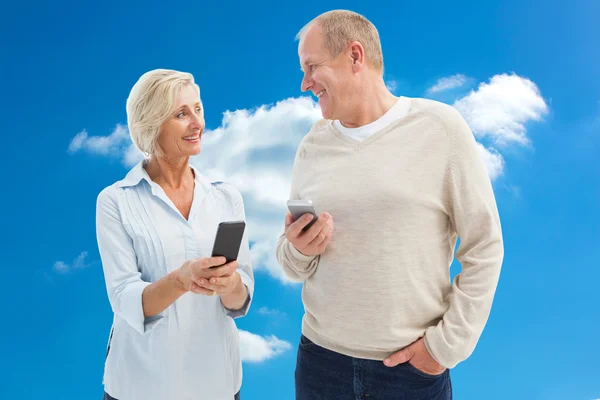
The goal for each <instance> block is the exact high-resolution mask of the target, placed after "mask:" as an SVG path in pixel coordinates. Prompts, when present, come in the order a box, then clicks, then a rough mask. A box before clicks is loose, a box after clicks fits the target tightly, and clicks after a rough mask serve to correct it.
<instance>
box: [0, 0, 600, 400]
mask: <svg viewBox="0 0 600 400" xmlns="http://www.w3.org/2000/svg"><path fill="white" fill-rule="evenodd" d="M89 3H90V4H81V2H80V3H75V4H74V3H72V2H69V3H66V2H62V1H58V2H52V3H50V2H30V3H27V7H25V6H19V5H17V3H16V2H12V3H11V4H9V5H6V6H4V7H3V12H2V16H0V22H1V23H0V41H1V43H2V47H1V48H2V50H1V52H0V54H1V55H0V57H1V60H2V61H1V62H0V82H1V87H2V94H3V95H2V96H1V97H0V110H2V115H3V118H2V120H3V123H4V128H3V140H4V152H3V154H4V156H3V157H2V159H1V161H0V163H2V169H3V171H4V174H3V188H4V190H3V193H4V195H3V196H2V197H1V200H0V201H1V202H2V204H1V205H2V208H1V209H2V210H3V213H2V214H3V215H2V222H3V223H2V226H4V227H5V228H4V229H3V231H4V235H3V236H4V237H5V239H4V240H3V241H2V254H3V257H2V261H1V263H2V271H3V272H4V273H6V274H7V275H8V279H7V280H5V281H4V282H5V285H4V288H3V290H2V291H1V294H0V299H1V300H2V304H4V323H3V324H2V328H3V329H0V339H2V340H0V354H2V357H1V358H2V360H3V363H2V364H3V366H2V369H3V372H2V376H3V379H2V382H3V384H2V389H3V390H2V392H3V393H4V395H3V396H5V397H6V398H19V399H37V398H48V399H93V398H99V397H100V395H101V392H102V386H101V379H102V370H103V361H104V352H105V348H106V341H107V339H108V334H109V330H110V324H111V320H112V314H111V310H110V306H109V304H108V300H107V297H106V292H105V286H104V281H103V275H102V268H101V264H100V262H99V255H98V252H97V247H96V238H95V220H94V219H95V200H96V196H97V195H98V193H99V192H100V190H102V188H104V187H105V186H107V185H109V184H111V183H112V182H114V181H116V180H118V179H121V178H122V177H123V176H124V174H125V173H126V172H127V170H128V168H129V165H130V164H131V162H132V160H134V159H135V154H134V153H130V152H129V144H130V143H129V142H128V137H127V134H126V130H125V128H124V125H125V123H126V114H125V100H126V98H127V95H128V93H129V90H130V88H131V86H132V85H133V83H134V82H135V81H136V80H137V78H138V77H139V76H140V75H141V74H142V73H144V72H146V71H148V70H150V69H155V68H172V69H178V70H182V71H188V72H191V73H193V74H194V76H195V77H196V80H197V82H198V83H199V85H200V88H201V94H202V99H203V101H204V107H205V110H206V120H207V127H208V129H210V132H208V133H207V135H206V137H205V138H204V139H203V140H204V141H205V145H204V147H203V152H202V154H201V155H200V156H199V157H198V159H196V160H194V161H193V162H194V163H195V165H197V166H198V167H200V168H202V170H203V171H206V173H207V174H208V175H209V176H212V177H215V178H226V179H228V180H230V181H232V182H233V183H234V184H236V185H237V186H238V187H239V188H240V190H241V191H242V193H243V195H244V199H245V202H246V207H247V214H248V219H249V229H250V233H251V239H252V246H253V249H252V251H253V255H254V259H255V261H256V262H255V265H254V267H255V273H256V295H255V299H254V303H253V307H252V309H251V312H250V315H249V316H247V317H246V318H243V319H240V320H238V327H239V329H240V330H242V331H243V332H242V335H244V337H243V342H244V346H245V347H244V350H243V351H244V357H245V358H246V360H247V361H245V362H244V383H243V387H242V398H243V399H248V400H251V399H261V400H263V399H277V400H280V399H293V372H294V366H295V356H296V346H297V343H298V339H299V334H300V322H301V318H302V312H303V309H302V303H301V300H300V286H298V285H293V284H290V283H288V282H286V281H285V279H284V278H283V277H282V274H281V271H280V270H279V269H278V267H277V265H276V263H275V261H274V256H273V254H272V253H273V246H274V240H275V239H276V237H277V235H279V233H280V231H281V229H282V225H283V223H282V218H283V214H284V212H285V208H284V207H285V199H286V196H287V190H288V186H287V185H288V177H289V171H290V168H291V162H292V160H293V154H294V152H295V146H296V145H297V144H298V142H299V140H300V139H301V137H302V136H303V135H304V134H305V133H306V132H307V130H308V128H309V127H310V124H311V123H312V122H313V121H314V120H315V119H316V118H318V115H319V112H318V109H317V108H316V105H315V103H314V100H313V99H311V98H310V97H308V96H305V95H304V94H303V93H301V92H300V80H301V73H300V70H299V64H298V59H297V43H295V42H294V40H293V38H294V36H295V34H296V32H297V31H298V30H299V29H300V28H301V27H302V26H303V25H304V23H306V22H308V21H309V20H310V19H311V18H313V17H314V16H316V15H318V14H319V13H321V12H323V11H326V10H329V9H334V8H346V9H351V10H354V11H357V12H360V13H363V14H364V15H365V16H367V17H368V18H369V19H371V21H372V22H374V23H375V24H376V26H377V27H378V29H379V32H380V36H381V38H382V44H383V51H384V61H385V68H386V74H385V78H386V82H388V85H389V86H390V87H391V88H393V89H394V92H395V93H396V94H397V95H405V96H410V97H428V98H433V99H436V100H440V101H444V102H447V103H449V104H454V105H456V106H457V107H458V108H460V110H461V112H463V113H464V115H465V116H466V117H467V119H468V122H469V123H470V125H471V127H472V129H473V130H474V133H475V135H476V137H477V139H478V141H479V142H480V143H481V144H482V148H481V149H482V155H483V156H485V157H486V158H485V160H486V165H487V166H488V170H489V172H490V176H492V178H493V182H494V189H495V193H496V197H497V201H498V206H499V210H500V215H501V219H502V224H503V232H504V237H505V246H506V256H505V262H504V266H503V271H502V275H501V279H500V285H499V287H498V291H497V295H496V299H495V303H494V306H493V309H492V314H491V317H490V320H489V323H488V325H487V327H486V329H485V331H484V334H483V336H482V338H481V340H480V342H479V345H478V347H477V348H476V350H475V352H474V353H473V355H472V356H471V357H470V358H469V359H468V360H467V361H466V362H464V363H462V364H460V365H459V366H457V367H456V368H455V369H454V370H453V371H452V378H453V386H454V391H455V397H456V398H458V399H465V400H471V399H528V400H529V399H540V400H542V399H543V400H552V399H574V400H592V399H597V398H600V364H598V362H597V361H598V359H599V357H600V343H599V342H600V340H599V339H600V311H599V310H600V299H599V296H598V292H599V291H598V289H597V285H598V282H599V281H600V269H599V268H598V266H599V262H598V259H600V246H599V245H600V228H599V226H600V211H599V209H600V208H599V207H598V204H599V203H600V163H599V162H598V155H599V154H600V79H598V71H600V52H598V51H597V47H596V46H597V38H599V37H600V24H598V22H597V20H598V15H600V3H599V2H597V1H593V0H587V1H574V2H572V3H570V4H569V5H566V4H565V3H564V2H558V1H541V0H532V1H527V2H523V3H526V4H521V2H520V1H516V0H508V1H506V0H505V1H502V2H489V1H486V2H475V1H473V2H464V1H454V2H452V3H451V4H448V3H447V2H442V1H435V0H434V1H433V2H426V3H423V4H417V2H398V1H394V2H387V3H384V2H381V3H380V2H358V1H347V2H334V1H332V2H326V1H320V2H310V1H303V2H300V3H294V4H290V5H284V3H283V2H281V1H278V2H260V3H247V2H239V3H235V2H232V3H227V4H226V3H223V2H216V3H214V4H211V5H206V4H204V2H186V3H173V4H171V5H169V6H166V5H165V3H164V2H152V1H145V2H124V1H120V2H102V4H97V5H92V4H91V2H89ZM594 38H596V39H594ZM119 124H120V125H119ZM232 149H234V150H235V151H237V153H234V150H232ZM452 270H453V272H454V273H456V272H458V270H459V266H457V265H453V267H452ZM267 388H268V389H267Z"/></svg>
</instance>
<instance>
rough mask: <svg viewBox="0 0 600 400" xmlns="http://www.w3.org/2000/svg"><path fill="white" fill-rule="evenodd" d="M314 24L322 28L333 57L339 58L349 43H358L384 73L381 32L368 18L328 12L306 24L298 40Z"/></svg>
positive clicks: (326, 45)
mask: <svg viewBox="0 0 600 400" xmlns="http://www.w3.org/2000/svg"><path fill="white" fill-rule="evenodd" d="M314 24H317V25H318V26H319V27H320V28H321V30H322V32H323V39H324V42H325V47H326V48H327V50H329V52H330V53H331V55H332V57H337V56H338V55H340V53H342V52H343V51H344V50H346V47H347V46H348V44H349V43H351V42H353V41H357V42H360V44H362V45H363V47H364V49H365V55H366V58H367V59H368V60H369V61H370V62H371V64H372V65H373V67H375V69H377V70H379V71H381V72H382V73H383V54H382V51H381V40H380V39H379V32H378V31H377V28H375V25H373V24H372V23H371V21H369V20H368V19H367V18H365V17H364V16H362V15H360V14H358V13H355V12H354V11H348V10H332V11H328V12H326V13H323V14H321V15H319V16H317V17H316V18H314V19H313V20H312V21H310V22H309V23H308V24H306V25H305V26H304V27H303V28H302V29H301V30H300V32H298V34H297V35H296V40H300V39H301V38H302V36H304V33H305V32H306V31H307V30H308V28H310V27H311V26H312V25H314Z"/></svg>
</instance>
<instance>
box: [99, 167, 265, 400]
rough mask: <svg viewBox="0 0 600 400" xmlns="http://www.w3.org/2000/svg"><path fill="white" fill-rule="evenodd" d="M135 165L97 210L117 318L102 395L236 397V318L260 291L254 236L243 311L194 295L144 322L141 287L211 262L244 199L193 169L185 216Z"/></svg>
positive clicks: (243, 270)
mask: <svg viewBox="0 0 600 400" xmlns="http://www.w3.org/2000/svg"><path fill="white" fill-rule="evenodd" d="M144 165H145V161H141V162H140V163H139V164H137V165H136V166H135V167H134V168H132V169H131V171H130V172H129V173H128V174H127V176H126V177H125V178H124V179H123V180H120V181H118V182H116V183H114V184H113V185H111V186H109V187H107V188H105V189H104V190H103V191H102V192H101V193H100V194H99V195H98V200H97V205H96V235H97V240H98V247H99V251H100V257H101V260H102V268H103V270H104V277H105V281H106V289H107V292H108V299H109V301H110V305H111V307H112V310H113V312H114V321H113V326H112V330H111V334H110V339H109V344H108V350H107V351H108V355H107V358H106V363H105V370H104V379H103V382H104V385H105V390H106V392H107V393H108V394H110V395H111V396H112V397H115V398H117V399H119V400H137V399H140V400H152V399H157V400H158V399H160V400H164V399H170V400H178V399H197V400H199V399H210V400H220V399H223V400H231V399H233V396H234V394H235V393H236V392H237V391H238V390H239V389H240V387H241V382H242V365H241V358H240V346H239V338H238V332H237V327H236V324H235V322H234V318H237V317H240V316H244V315H246V314H247V312H248V309H249V306H250V303H251V299H252V297H253V293H254V275H253V271H252V265H251V260H250V249H249V243H248V235H247V232H248V230H247V229H246V232H245V233H244V237H243V241H242V246H241V248H240V253H239V256H238V263H239V268H238V272H239V274H240V276H241V278H242V282H243V283H244V284H245V285H246V287H247V288H248V293H249V297H248V299H247V301H246V304H245V306H244V307H243V308H242V309H241V310H238V311H231V310H228V309H226V308H225V307H224V306H223V304H222V303H221V301H220V297H219V296H205V295H199V294H194V293H191V292H188V293H186V294H184V295H183V296H181V297H180V298H179V299H178V300H177V301H175V303H173V304H172V305H171V306H169V307H168V308H167V309H166V310H165V311H163V312H162V313H160V314H159V315H156V316H153V317H151V318H144V313H143V309H142V291H143V290H144V288H145V287H146V286H147V285H149V284H150V283H151V282H154V281H156V280H158V279H160V278H162V277H163V276H165V275H166V274H168V273H169V272H171V271H173V270H176V269H177V268H179V267H180V266H181V265H182V264H183V263H184V261H186V260H189V259H192V258H202V257H210V255H211V250H212V245H213V242H214V238H215V235H216V231H217V227H218V224H219V223H220V222H223V221H233V220H245V212H244V204H243V199H242V196H241V194H240V193H239V192H238V191H237V190H236V189H235V188H234V187H233V186H231V185H229V184H226V183H223V182H213V183H211V182H209V181H208V180H207V179H206V178H205V177H203V176H202V175H201V174H200V173H199V172H198V170H197V169H196V168H194V167H193V166H191V168H192V170H193V171H194V174H195V179H194V197H193V201H192V206H191V210H190V215H189V218H188V220H186V219H185V218H184V217H183V216H182V215H181V213H180V212H179V210H178V209H177V207H175V205H174V204H173V202H172V201H171V200H170V199H169V198H168V196H167V195H166V194H165V192H164V191H163V189H162V188H161V187H160V186H159V185H158V184H156V183H155V182H153V181H152V180H151V179H150V177H149V175H148V174H147V172H146V170H145V169H144V168H143V167H144Z"/></svg>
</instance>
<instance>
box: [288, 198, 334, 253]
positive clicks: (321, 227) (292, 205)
mask: <svg viewBox="0 0 600 400" xmlns="http://www.w3.org/2000/svg"><path fill="white" fill-rule="evenodd" d="M288 208H289V210H290V213H288V214H287V215H286V218H285V233H286V237H287V239H288V240H289V241H290V243H292V245H293V246H294V247H295V248H296V249H297V250H298V251H299V252H301V253H302V254H304V255H307V256H316V255H319V254H322V253H323V252H324V251H325V250H326V248H327V245H328V244H329V242H330V241H331V237H332V235H333V229H334V223H333V218H332V217H331V215H329V214H328V213H322V214H321V215H320V216H317V213H316V212H315V210H314V208H313V206H312V202H311V201H310V200H290V201H289V202H288Z"/></svg>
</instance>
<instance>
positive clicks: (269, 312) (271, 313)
mask: <svg viewBox="0 0 600 400" xmlns="http://www.w3.org/2000/svg"><path fill="white" fill-rule="evenodd" d="M258 313H259V314H261V315H268V316H275V317H284V316H285V315H286V314H285V313H284V312H282V311H279V310H272V309H270V308H269V307H266V306H263V307H261V308H259V309H258Z"/></svg>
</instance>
